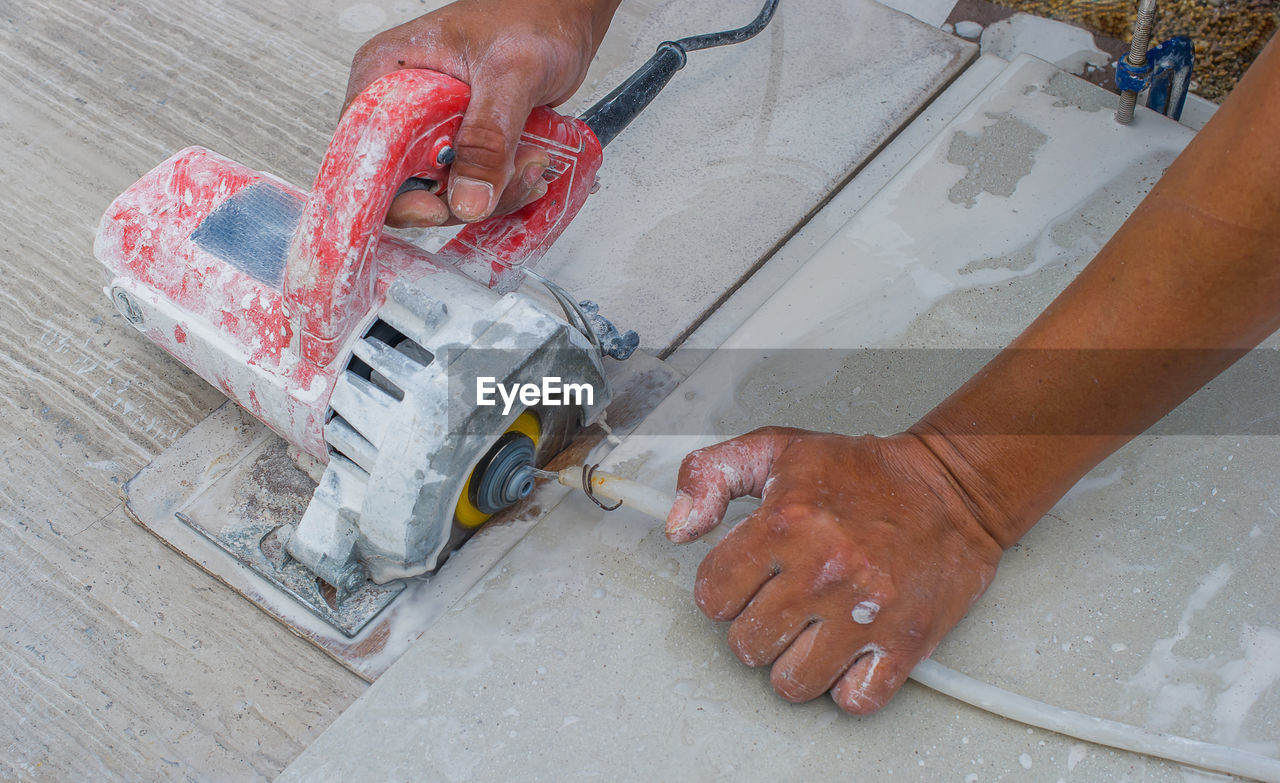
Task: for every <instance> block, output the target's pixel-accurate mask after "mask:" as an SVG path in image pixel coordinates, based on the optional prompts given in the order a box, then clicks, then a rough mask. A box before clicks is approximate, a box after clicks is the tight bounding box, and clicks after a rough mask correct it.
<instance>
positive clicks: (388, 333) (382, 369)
mask: <svg viewBox="0 0 1280 783" xmlns="http://www.w3.org/2000/svg"><path fill="white" fill-rule="evenodd" d="M433 361H435V355H434V354H432V353H431V352H430V351H428V350H427V349H426V348H423V347H422V346H421V345H420V344H418V343H417V342H414V341H413V340H411V339H409V337H407V336H405V334H404V333H403V332H401V331H400V330H398V329H396V328H395V327H394V326H392V325H391V324H389V323H387V322H386V321H382V320H378V321H375V322H374V324H373V326H372V327H370V328H369V331H368V333H367V334H366V335H365V337H364V339H363V340H361V341H360V342H358V343H356V345H355V346H354V348H353V351H352V357H351V361H350V362H349V363H348V364H347V372H350V373H352V374H354V375H356V376H358V377H360V378H363V379H365V380H367V381H369V382H370V383H372V384H373V385H374V386H377V387H378V388H379V389H382V390H383V391H385V392H386V393H387V394H389V395H391V396H392V397H394V398H395V399H396V400H397V401H398V400H403V399H404V389H405V386H407V385H408V379H409V377H410V376H411V375H412V374H413V373H414V372H416V371H417V370H419V369H421V368H423V367H426V366H427V365H429V364H431V363H432V362H433Z"/></svg>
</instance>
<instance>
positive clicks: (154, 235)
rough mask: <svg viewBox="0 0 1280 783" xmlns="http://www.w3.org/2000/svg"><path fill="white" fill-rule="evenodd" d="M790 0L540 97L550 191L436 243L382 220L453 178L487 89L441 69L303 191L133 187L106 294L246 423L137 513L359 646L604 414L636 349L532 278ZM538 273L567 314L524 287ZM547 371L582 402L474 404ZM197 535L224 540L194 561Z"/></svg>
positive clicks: (200, 443)
mask: <svg viewBox="0 0 1280 783" xmlns="http://www.w3.org/2000/svg"><path fill="white" fill-rule="evenodd" d="M776 7H777V0H769V2H767V3H765V5H764V8H763V9H762V10H761V12H760V14H759V15H758V16H757V18H756V19H755V20H754V21H753V22H752V23H751V24H749V25H747V26H745V27H742V28H739V29H736V30H731V31H727V32H723V33H714V34H710V35H705V36H696V37H692V38H685V39H681V40H679V41H669V42H665V43H663V44H662V45H661V46H660V47H659V48H658V50H657V52H656V53H655V54H654V55H653V57H652V58H651V59H650V60H649V61H648V62H646V63H645V64H644V65H643V66H642V67H641V68H640V69H639V70H638V71H636V73H634V74H633V75H632V76H631V77H630V78H628V79H627V80H626V81H625V82H624V83H623V84H621V85H620V86H619V87H618V88H617V89H615V90H614V91H613V92H611V93H610V94H609V95H607V96H606V97H605V98H603V99H601V100H600V101H599V102H598V103H596V104H595V105H594V106H593V107H591V108H590V109H589V110H587V112H585V113H584V114H583V115H582V116H581V117H580V118H571V117H564V116H561V115H559V114H557V113H556V112H554V111H552V110H551V109H549V108H546V107H540V108H538V109H535V110H534V112H533V114H532V115H531V116H530V118H529V120H528V123H527V124H526V126H525V128H524V131H523V134H522V136H521V143H523V144H535V145H537V146H539V147H541V148H542V149H544V150H546V152H547V153H548V154H549V155H550V158H551V161H552V163H551V166H550V168H549V169H548V171H547V173H546V175H544V176H545V179H546V180H547V192H546V195H545V196H543V197H542V198H541V199H539V200H537V201H535V202H533V203H531V204H529V205H527V206H525V207H524V208H522V209H520V210H518V211H517V212H514V213H512V214H510V215H506V216H502V217H497V218H492V219H489V220H486V221H483V222H481V223H477V224H473V225H469V226H466V227H465V228H464V229H462V230H461V231H460V232H459V233H458V234H457V235H456V236H455V237H454V238H453V239H451V240H450V241H448V243H447V244H445V245H444V246H443V247H442V248H440V249H439V250H437V251H435V252H428V251H427V250H425V249H423V248H421V247H418V246H416V245H414V244H411V243H409V242H406V241H403V240H401V239H399V238H397V237H393V236H388V235H384V234H383V231H382V223H383V219H384V218H385V216H386V213H387V210H388V208H389V206H390V204H391V201H392V200H393V198H394V197H395V196H396V195H397V193H398V192H402V191H403V190H404V189H405V188H424V189H428V190H431V191H432V192H442V191H444V190H445V189H446V188H447V186H448V181H449V168H450V164H451V162H452V160H453V155H454V151H453V137H454V135H455V134H456V132H457V130H458V127H459V125H460V123H461V120H462V115H463V112H464V111H465V109H466V106H467V101H468V97H469V94H470V91H469V88H468V87H467V85H465V84H463V83H462V82H460V81H457V80H456V79H453V78H451V77H449V76H446V75H444V74H440V73H436V72H433V71H426V70H401V71H396V72H394V73H391V74H388V75H386V76H384V77H382V78H381V79H379V80H378V81H377V82H375V83H374V84H373V85H371V86H370V87H369V88H368V89H367V90H365V91H364V92H363V93H362V94H361V95H359V96H358V97H357V98H356V99H355V101H354V102H353V103H352V104H351V106H350V107H349V108H348V110H347V112H346V113H345V115H344V116H343V118H342V120H341V122H340V123H339V125H338V128H337V130H336V132H335V133H334V136H333V139H332V141H331V142H330V144H329V147H328V150H327V152H326V154H325V156H324V159H323V162H322V163H321V166H320V170H319V173H318V174H317V176H316V179H315V184H314V185H313V187H312V189H311V191H310V192H306V191H303V190H301V189H299V188H297V187H295V186H293V185H291V184H289V183H286V182H284V181H282V180H280V179H278V178H275V177H273V176H271V175H270V174H265V173H262V172H258V171H253V170H251V169H249V168H246V167H245V166H242V165H240V164H238V163H235V162H233V161H231V160H229V159H227V158H225V157H222V156H220V155H218V154H216V153H214V152H211V151H209V150H207V149H204V148H201V147H189V148H187V149H184V150H182V151H180V152H178V153H177V154H175V155H173V156H172V157H170V158H169V159H168V160H166V161H164V162H163V163H161V164H160V165H158V166H157V167H156V168H154V169H153V170H152V171H150V172H149V173H148V174H146V175H145V176H144V177H142V179H140V180H139V181H138V182H137V183H136V184H134V185H133V186H132V187H130V188H129V189H128V190H127V191H125V192H124V193H123V194H122V195H120V196H119V197H118V198H116V199H115V201H113V202H112V204H111V205H110V207H108V209H107V211H106V214H105V215H104V216H103V218H102V221H101V224H100V226H99V229H98V234H97V237H96V240H95V243H94V252H95V255H96V256H97V258H98V260H99V261H100V262H101V263H102V264H103V265H104V266H105V267H106V270H107V273H108V278H109V283H108V284H107V286H106V289H105V290H106V293H107V295H108V296H109V297H110V299H111V301H112V302H113V303H114V304H115V306H116V308H117V310H118V311H119V312H120V314H121V315H122V316H123V317H124V318H125V319H126V320H127V321H128V322H129V323H130V324H132V325H133V326H134V327H135V328H136V329H137V330H138V331H140V332H141V333H142V334H144V335H146V336H147V337H148V338H150V339H151V340H152V341H153V342H155V343H156V344H158V345H159V346H160V347H161V348H163V349H164V350H165V351H167V352H168V353H169V354H171V355H172V356H174V357H175V358H177V359H178V360H179V361H181V362H182V363H183V364H185V365H186V366H187V367H189V368H190V369H191V370H193V371H194V372H196V373H197V374H198V375H200V377H202V378H204V379H205V380H206V381H208V382H209V383H210V384H212V385H214V386H215V387H217V388H218V389H220V390H221V391H222V392H223V393H225V394H226V396H227V397H228V398H229V399H230V400H232V401H234V403H236V404H237V405H238V406H239V408H240V410H239V411H236V410H235V409H234V408H231V409H228V410H222V409H220V410H219V411H218V412H215V414H213V415H212V416H211V417H210V420H212V419H215V418H217V419H218V420H219V421H222V422H224V423H227V427H228V429H227V430H226V431H227V432H230V433H232V435H230V436H228V438H229V441H228V442H229V443H231V442H234V443H235V444H236V445H235V446H234V447H231V446H228V448H226V449H223V450H222V451H219V450H218V448H212V449H211V446H210V443H209V441H210V440H214V441H216V440H218V438H212V439H211V438H210V437H209V432H211V431H212V430H208V431H205V432H203V433H201V434H197V430H201V428H202V427H211V426H212V425H210V424H206V423H202V424H201V425H198V426H197V428H196V430H193V431H192V433H189V436H188V437H186V438H184V439H183V440H182V441H180V442H179V443H178V444H175V446H173V447H171V448H170V449H169V450H168V451H167V452H166V453H165V454H164V455H161V457H160V458H158V459H157V460H156V462H154V463H153V464H152V465H151V466H148V468H146V469H144V470H143V471H142V472H141V473H140V474H139V475H138V476H136V477H135V478H134V479H133V480H132V481H131V482H130V483H129V484H128V485H127V486H126V497H127V500H128V506H129V508H130V512H131V514H132V515H133V516H134V518H135V519H136V520H138V521H139V522H140V523H142V524H143V525H144V526H145V527H147V528H148V529H150V530H152V532H155V533H157V535H159V536H160V537H161V538H162V539H164V540H165V541H166V542H167V543H169V544H170V545H171V546H173V547H174V548H175V549H177V550H178V551H179V552H180V553H182V554H184V555H185V556H187V557H188V558H190V559H192V560H194V561H195V562H197V564H199V565H201V566H202V567H204V568H205V569H206V570H208V571H210V572H211V573H213V574H214V575H215V576H217V577H218V578H219V579H221V580H222V581H224V582H226V583H227V584H229V585H231V586H232V587H233V588H235V589H238V590H239V591H240V592H242V593H244V594H245V595H246V596H247V597H249V598H250V599H251V600H253V601H254V602H255V603H257V604H259V605H260V606H262V607H263V608H264V609H267V611H268V612H270V613H271V614H272V615H273V616H275V617H277V618H278V619H280V620H282V621H283V622H285V623H286V624H289V625H291V626H294V629H295V631H299V627H298V626H301V625H309V626H311V627H312V631H311V632H309V633H303V635H304V636H309V637H311V638H312V639H313V641H317V639H316V636H317V633H316V632H315V631H314V626H315V623H314V621H313V620H308V621H306V622H301V621H299V619H298V613H296V612H294V611H292V609H293V608H297V607H301V608H303V609H305V610H306V612H307V613H310V614H311V615H313V616H314V618H318V619H319V620H321V621H322V622H323V623H324V624H325V625H327V626H328V627H329V628H332V629H336V631H337V632H339V633H340V634H341V636H342V637H345V640H343V639H341V638H339V639H338V645H339V646H343V645H349V644H352V643H354V641H358V640H357V637H358V636H360V635H361V633H362V629H365V626H366V625H368V624H369V623H370V622H371V621H372V620H373V619H374V618H375V617H376V616H378V615H379V613H380V612H382V611H383V609H384V608H385V607H387V606H388V605H389V604H390V603H391V602H392V601H393V600H394V599H395V598H396V596H397V594H399V593H400V592H401V591H402V590H403V589H404V587H405V583H406V580H408V579H410V578H412V577H416V576H418V575H422V574H427V573H430V572H432V571H434V570H435V569H437V568H438V567H439V566H440V565H441V564H442V563H443V561H444V559H445V558H446V557H447V556H448V555H449V553H450V552H452V551H453V550H454V549H455V548H456V547H458V546H459V545H460V544H461V543H462V542H464V541H465V540H466V539H467V538H468V537H469V536H470V535H471V534H472V533H473V532H474V531H475V530H476V529H477V528H479V527H480V526H481V525H483V524H484V523H485V522H486V521H487V520H488V519H489V518H490V517H491V516H493V515H494V514H496V513H499V512H501V511H503V510H504V509H506V508H508V507H511V506H513V505H514V504H516V503H518V502H519V501H520V500H522V499H523V498H525V497H527V496H528V495H529V494H530V492H531V491H532V490H533V488H534V470H535V468H537V467H540V466H542V465H544V464H545V463H547V462H548V461H549V460H550V459H551V458H552V457H553V456H555V455H556V454H557V453H558V452H559V451H560V450H561V449H562V448H563V447H564V446H565V444H566V443H567V442H568V440H569V439H570V437H571V436H572V435H573V434H574V433H575V432H576V431H577V430H579V429H580V428H582V427H586V426H590V425H591V424H592V423H594V422H596V421H598V420H600V419H601V417H602V416H603V413H604V411H605V409H606V407H607V406H608V405H609V402H610V399H611V395H612V391H613V390H612V389H611V388H610V383H609V380H608V379H607V378H606V374H605V368H604V362H603V356H605V355H611V356H613V357H615V358H625V357H626V356H627V355H629V354H630V353H631V351H632V350H634V348H635V347H636V345H637V343H638V337H636V335H635V333H634V332H630V333H619V332H618V330H616V329H614V328H613V326H612V324H609V323H608V321H607V320H606V319H604V318H602V317H601V316H600V315H599V314H598V313H597V312H595V310H594V309H593V307H592V306H591V305H590V303H585V302H584V303H581V304H580V303H578V302H576V301H575V300H573V299H572V298H571V297H569V296H568V294H567V292H564V291H563V289H560V288H559V287H558V286H555V285H554V284H553V283H550V281H545V280H544V279H543V278H541V277H540V276H537V275H536V273H533V272H532V271H531V270H532V267H533V266H534V265H535V264H536V263H537V262H538V260H539V259H540V258H542V257H543V256H544V255H545V254H546V253H547V252H548V250H549V248H550V247H551V245H552V243H553V242H554V241H555V240H556V238H557V237H558V236H559V235H560V234H561V232H563V230H564V229H565V227H566V226H567V225H568V223H569V221H570V220H572V218H573V217H574V215H576V214H577V212H578V210H579V209H580V208H581V207H582V205H583V203H584V202H585V200H586V199H587V197H588V195H589V194H590V193H591V192H592V190H593V187H594V185H595V175H596V172H597V170H598V169H599V167H600V163H601V156H602V149H603V147H604V146H605V145H606V144H608V143H609V142H610V141H611V140H612V139H613V138H614V137H615V136H616V135H617V134H618V133H619V132H620V131H621V130H622V129H623V128H624V127H626V125H627V124H628V123H629V122H630V121H631V120H632V119H633V118H634V117H635V116H636V115H637V114H638V113H639V112H640V111H641V110H642V109H643V108H644V107H645V106H647V105H648V104H649V103H650V102H651V101H652V100H653V98H654V97H655V96H656V95H657V93H658V92H659V91H660V90H661V89H662V88H663V87H664V86H665V85H666V84H667V82H668V81H669V80H670V79H671V77H672V76H673V75H674V74H675V72H676V71H677V70H679V69H680V68H681V67H683V66H684V64H685V56H686V53H687V52H689V51H694V50H697V49H702V48H708V47H711V46H718V45H722V44H728V43H736V42H740V41H744V40H747V39H748V38H751V37H752V36H754V35H755V34H756V33H758V32H759V31H760V30H761V29H763V28H764V27H765V26H766V25H767V24H768V22H769V21H770V19H771V18H772V16H773V13H774V11H775V9H776ZM526 276H533V277H535V278H536V279H538V280H540V281H542V282H544V283H546V284H547V285H548V287H549V289H550V290H551V292H552V296H553V298H555V300H556V301H557V302H558V303H559V304H560V306H561V309H562V312H560V313H557V312H554V311H553V310H552V309H550V308H549V307H548V306H546V305H544V304H542V303H541V302H540V301H538V300H535V299H533V298H531V297H529V296H526V295H524V294H521V293H518V292H515V290H514V289H515V288H516V286H517V285H518V284H519V283H521V282H522V281H523V279H524V278H525V277H526ZM547 378H556V379H558V380H559V382H560V383H561V384H563V387H562V388H569V389H575V388H576V389H578V390H579V395H578V398H577V399H576V400H569V401H570V402H572V403H573V404H569V405H564V404H561V405H539V404H525V405H517V406H515V407H514V408H513V407H512V406H503V405H500V404H498V405H483V404H478V400H477V399H476V395H475V394H473V393H471V390H473V389H475V388H476V383H477V382H478V381H481V380H486V381H488V382H490V383H492V384H494V385H502V386H504V387H512V388H514V387H518V386H521V385H522V384H527V383H530V382H533V383H537V382H540V381H542V380H543V379H547ZM585 389H590V390H591V392H592V393H591V394H589V395H584V394H582V390H585ZM225 407H226V406H224V408H225ZM246 413H247V414H249V415H251V416H252V419H250V418H248V417H247V416H246V415H245V414H246ZM254 420H256V421H254ZM206 421H207V422H208V421H209V420H206ZM259 422H260V424H259ZM261 425H265V427H266V428H268V429H266V430H264V429H263V428H262V426H261ZM255 433H256V434H255ZM271 433H274V434H271ZM249 435H253V437H249ZM184 442H185V443H184ZM250 442H251V443H250ZM214 445H215V446H216V445H217V444H214ZM184 448H185V449H187V450H188V452H189V453H184V452H182V450H183V449H184ZM192 449H194V450H192ZM169 452H178V453H174V454H170V453H169ZM193 475H198V476H200V479H199V480H192V481H188V480H186V479H184V478H181V477H182V476H193ZM175 483H176V484H179V485H182V486H183V487H184V489H183V490H182V491H173V487H172V485H173V484H175ZM158 484H162V485H165V489H164V491H160V490H158V489H157V485H158ZM174 520H176V522H175V521H174ZM192 533H196V534H198V535H197V536H194V537H193V536H192V535H191V534H192ZM202 539H203V540H205V541H207V542H212V543H213V544H214V545H216V547H217V549H218V550H220V552H219V553H218V554H217V555H213V556H210V555H208V554H197V553H195V552H193V551H191V550H192V549H193V546H192V545H191V544H190V542H193V541H199V540H202ZM228 564H231V565H228ZM229 569H230V570H229ZM243 569H248V570H249V571H251V572H252V575H246V574H242V573H236V571H237V570H240V571H242V570H243ZM291 601H292V602H295V604H296V606H294V607H290V606H288V604H289V602H291ZM318 635H319V636H325V635H326V634H325V633H323V632H321V633H319V634H318ZM366 635H367V634H366ZM322 646H326V645H322ZM328 647H329V649H330V652H333V651H334V650H333V646H332V645H328ZM342 657H343V656H342V655H339V658H340V659H342ZM344 662H346V663H348V664H350V662H349V661H344Z"/></svg>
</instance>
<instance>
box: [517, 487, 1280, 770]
mask: <svg viewBox="0 0 1280 783" xmlns="http://www.w3.org/2000/svg"><path fill="white" fill-rule="evenodd" d="M583 470H584V468H582V467H573V468H566V469H564V470H562V471H560V472H559V473H548V472H546V471H538V473H539V475H541V476H543V477H545V478H553V477H554V478H555V479H556V480H557V481H559V482H560V483H561V484H563V485H564V486H566V487H572V488H576V489H583V490H585V489H586V488H587V486H588V485H587V484H586V483H585V482H584V481H583ZM585 470H586V471H587V475H588V476H590V480H591V482H590V485H589V486H590V488H591V490H590V493H589V494H590V495H592V496H593V497H594V498H595V499H596V502H597V503H598V504H599V499H600V498H604V499H606V500H610V501H613V502H619V501H620V502H621V503H622V504H623V505H625V506H627V507H628V508H631V509H632V510H634V511H638V512H640V513H642V514H645V515H647V516H650V517H653V518H654V519H661V520H665V519H666V518H667V511H668V510H670V508H671V503H672V498H671V496H670V495H668V494H667V493H665V492H662V491H660V490H656V489H653V488H652V487H647V486H645V485H643V484H640V483H637V482H635V481H632V480H631V479H626V478H623V477H621V476H616V475H614V474H612V473H605V472H603V471H595V470H593V469H591V468H585ZM911 679H913V680H915V681H916V682H918V683H920V684H921V685H923V686H924V687H926V688H929V689H930V690H934V691H937V692H938V693H942V694H945V695H947V696H950V697H951V698H953V699H957V700H959V701H962V702H964V703H966V704H971V705H973V706H974V707H977V708H978V709H981V710H986V711H987V712H990V713H992V714H993V715H999V716H1001V717H1003V718H1008V719H1010V720H1016V721H1018V722H1019V723H1025V724H1027V725H1028V726H1036V727H1038V728H1041V729H1046V730H1048V731H1053V732H1057V733H1058V734H1064V735H1066V736H1068V737H1074V738H1076V739H1080V740H1084V741H1086V742H1092V743H1095V744H1097V745H1106V746H1108V747H1112V748H1119V749H1121V750H1128V751H1131V752H1133V753H1140V754H1142V755H1144V756H1154V757H1155V758H1161V759H1167V760H1169V761H1176V762H1178V763H1179V764H1187V765H1190V766H1193V767H1199V768H1200V769H1205V770H1209V771H1211V772H1222V773H1226V774H1228V775H1236V776H1238V777H1242V778H1250V779H1253V780H1261V781H1264V783H1280V759H1273V758H1271V757H1269V756H1262V755H1259V754H1257V753H1250V752H1248V751H1245V750H1240V749H1239V748H1231V747H1227V746H1225V745H1215V744H1213V743H1210V742H1200V741H1198V740H1192V739H1187V738H1186V737H1175V736H1173V735H1172V734H1162V733H1160V732H1156V731H1150V730H1148V729H1143V728H1139V727H1137V726H1130V725H1128V724H1126V723H1120V722H1118V721H1113V720H1106V719H1104V718H1095V717H1093V716H1092V715H1085V714H1084V713H1083V712H1073V711H1071V710H1065V709H1063V708H1061V707H1055V706H1053V705H1052V704H1045V703H1044V702H1041V701H1036V700H1035V699H1028V698H1027V697H1026V696H1019V695H1018V694H1016V693H1010V692H1009V691H1006V690H1004V689H1002V688H997V687H996V686H994V685H988V684H987V683H985V682H982V681H980V680H975V679H974V678H972V677H969V676H967V675H964V674H961V673H960V672H957V671H954V670H952V669H948V668H947V667H945V666H943V665H942V664H940V663H936V662H934V661H929V660H926V661H921V662H920V663H919V664H917V665H916V668H915V669H914V670H913V671H912V672H911Z"/></svg>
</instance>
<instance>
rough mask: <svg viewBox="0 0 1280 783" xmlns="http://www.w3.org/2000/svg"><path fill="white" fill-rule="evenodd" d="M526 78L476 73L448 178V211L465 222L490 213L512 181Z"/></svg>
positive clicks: (528, 101)
mask: <svg viewBox="0 0 1280 783" xmlns="http://www.w3.org/2000/svg"><path fill="white" fill-rule="evenodd" d="M533 106H534V99H533V95H532V93H531V91H530V86H529V83H528V81H527V80H522V79H520V78H519V75H518V74H517V75H515V78H512V77H510V76H508V77H498V78H496V79H494V78H491V77H488V76H485V75H481V74H475V75H474V77H473V78H472V79H471V102H470V103H469V104H468V105H467V111H466V114H464V115H463V117H462V125H461V127H459V128H458V136H457V138H456V139H454V153H455V157H454V162H453V168H452V170H451V172H450V176H449V209H450V210H451V211H452V212H453V214H454V215H455V216H456V217H457V218H458V219H459V220H462V221H464V222H467V223H474V222H476V221H478V220H484V219H485V218H487V217H489V215H491V214H493V210H494V209H495V208H496V207H497V206H498V199H499V198H500V197H501V196H502V192H503V190H505V189H506V187H507V183H508V182H509V181H510V180H511V173H512V167H513V160H514V158H515V151H516V144H517V143H518V142H519V140H520V132H521V131H522V130H523V129H524V124H525V122H526V121H527V120H528V119H529V112H530V111H532V110H533Z"/></svg>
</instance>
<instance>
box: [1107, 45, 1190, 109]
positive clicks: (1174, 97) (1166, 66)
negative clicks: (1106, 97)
mask: <svg viewBox="0 0 1280 783" xmlns="http://www.w3.org/2000/svg"><path fill="white" fill-rule="evenodd" d="M1133 59H1134V58H1133V55H1132V53H1131V54H1130V55H1129V57H1125V58H1123V59H1121V60H1120V61H1118V62H1117V63H1116V88H1117V89H1119V90H1120V97H1121V101H1120V107H1119V108H1118V109H1117V110H1116V122H1119V123H1121V124H1122V125H1127V124H1129V122H1131V121H1132V120H1133V106H1134V104H1135V103H1136V102H1137V94H1138V93H1140V92H1142V91H1143V90H1148V92H1147V108H1148V109H1151V110H1152V111H1155V112H1159V113H1160V114H1163V115H1165V116H1166V117H1169V118H1170V119H1173V120H1178V119H1181V118H1182V107H1183V105H1184V104H1185V103H1186V100H1187V91H1188V89H1189V88H1190V86H1191V69H1192V67H1193V66H1194V65H1195V53H1194V50H1193V47H1192V45H1191V39H1190V38H1188V37H1186V36H1184V35H1179V36H1176V37H1174V38H1170V39H1169V40H1167V41H1165V42H1164V43H1162V44H1160V45H1159V46H1156V47H1154V48H1152V49H1150V50H1149V51H1147V52H1146V53H1145V56H1144V57H1142V58H1141V61H1140V62H1137V63H1135V62H1133Z"/></svg>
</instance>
